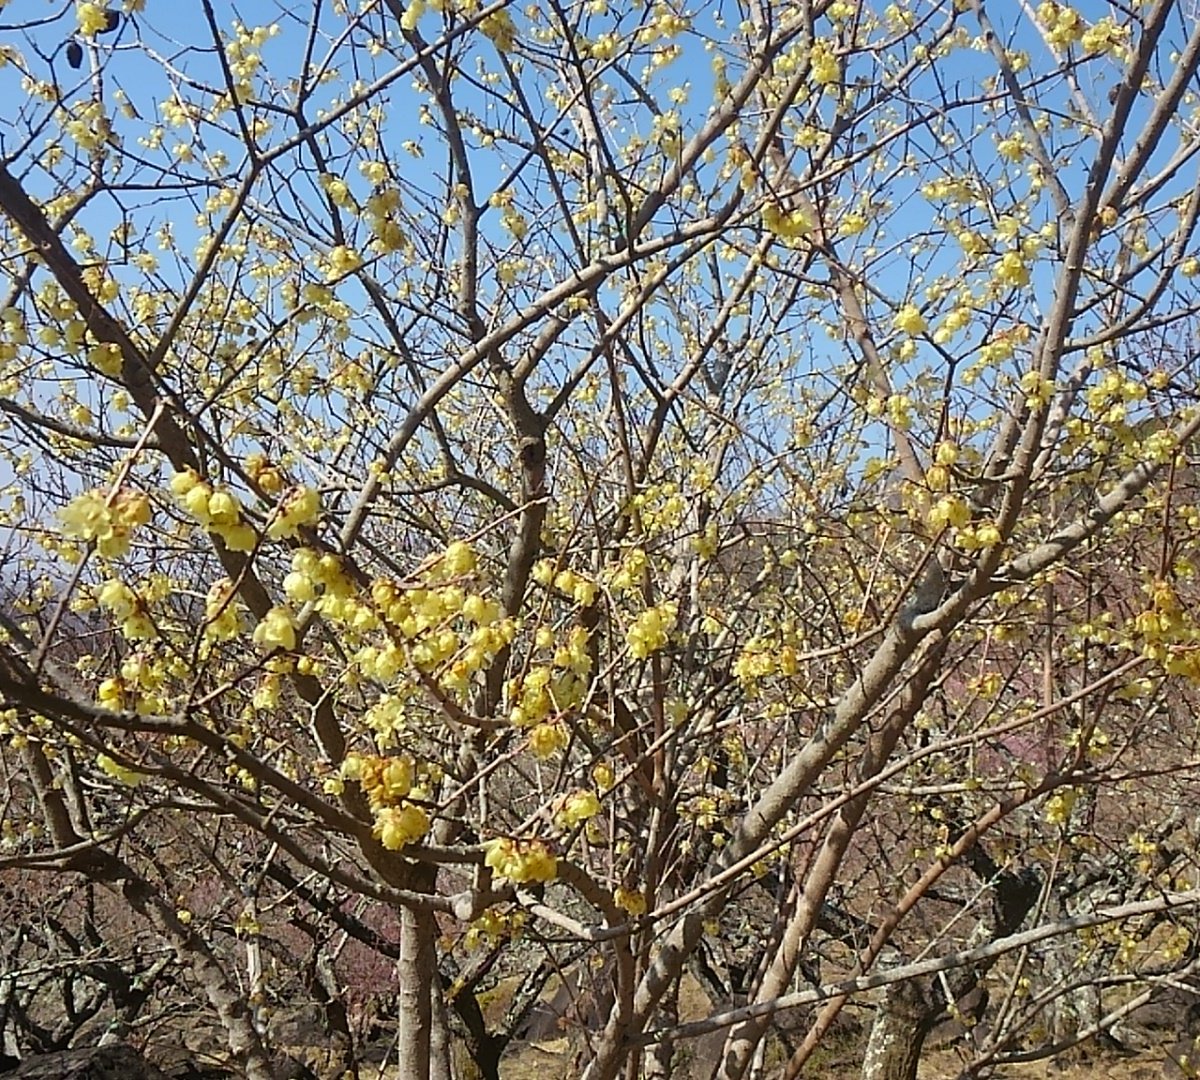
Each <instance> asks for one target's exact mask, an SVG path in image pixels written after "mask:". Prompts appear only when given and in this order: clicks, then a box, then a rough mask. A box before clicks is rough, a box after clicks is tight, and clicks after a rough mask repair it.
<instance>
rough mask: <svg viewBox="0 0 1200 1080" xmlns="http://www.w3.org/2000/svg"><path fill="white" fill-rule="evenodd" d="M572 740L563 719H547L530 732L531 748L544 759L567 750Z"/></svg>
mask: <svg viewBox="0 0 1200 1080" xmlns="http://www.w3.org/2000/svg"><path fill="white" fill-rule="evenodd" d="M570 741H571V734H570V732H569V731H567V725H566V724H564V723H563V722H562V721H561V720H547V721H545V722H544V723H541V724H538V725H537V726H535V727H534V728H533V729H532V730H531V731H530V732H529V749H530V750H532V751H533V753H534V756H535V757H539V758H542V759H543V760H544V759H545V758H548V757H550V756H551V755H553V754H556V753H558V751H559V750H565V749H566V747H567V744H568V743H569V742H570Z"/></svg>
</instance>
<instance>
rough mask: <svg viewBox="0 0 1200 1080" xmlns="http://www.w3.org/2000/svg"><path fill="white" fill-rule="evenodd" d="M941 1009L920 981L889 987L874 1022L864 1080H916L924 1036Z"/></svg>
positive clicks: (881, 999) (866, 1055)
mask: <svg viewBox="0 0 1200 1080" xmlns="http://www.w3.org/2000/svg"><path fill="white" fill-rule="evenodd" d="M940 1012H941V1008H940V1006H939V1005H936V1004H935V1005H932V1006H931V1005H930V1003H929V1001H928V1000H927V999H926V997H925V995H924V993H923V990H922V985H921V984H920V983H918V982H915V981H910V982H902V983H894V984H893V985H891V986H889V987H887V988H886V989H885V990H884V991H883V994H882V996H881V997H880V1001H879V1007H878V1010H877V1011H876V1013H875V1022H874V1024H872V1025H871V1035H870V1037H869V1038H868V1040H867V1050H866V1054H865V1055H864V1056H863V1067H862V1080H916V1078H917V1063H918V1062H919V1061H920V1060H921V1049H922V1047H923V1046H924V1045H925V1037H926V1036H927V1035H928V1034H929V1032H930V1029H931V1028H932V1026H933V1020H934V1018H935V1017H936V1016H937V1015H938V1014H939V1013H940Z"/></svg>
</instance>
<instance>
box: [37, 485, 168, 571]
mask: <svg viewBox="0 0 1200 1080" xmlns="http://www.w3.org/2000/svg"><path fill="white" fill-rule="evenodd" d="M59 517H60V518H61V519H62V523H63V535H64V536H66V537H69V538H70V539H72V540H85V541H90V542H94V543H95V545H96V550H97V551H98V552H99V553H100V554H101V555H103V556H104V557H105V558H109V559H115V558H118V557H119V556H121V555H124V554H126V553H127V552H128V551H129V537H130V533H131V532H132V531H133V530H134V529H135V528H136V527H137V526H139V525H146V524H148V523H149V521H150V500H149V499H148V498H146V496H145V495H143V494H142V493H141V492H139V491H130V490H128V489H126V488H121V489H119V490H118V491H117V492H116V493H115V494H113V495H112V496H108V495H106V494H105V493H104V492H103V491H99V490H94V491H88V492H84V494H82V495H77V496H76V497H75V498H74V499H72V500H71V501H70V502H69V503H68V504H67V505H66V506H64V507H63V508H62V510H60V511H59Z"/></svg>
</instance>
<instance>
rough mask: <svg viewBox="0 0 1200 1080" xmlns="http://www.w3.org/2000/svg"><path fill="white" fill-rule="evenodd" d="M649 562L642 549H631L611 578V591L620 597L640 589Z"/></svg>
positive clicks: (609, 583)
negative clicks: (631, 590) (622, 594)
mask: <svg viewBox="0 0 1200 1080" xmlns="http://www.w3.org/2000/svg"><path fill="white" fill-rule="evenodd" d="M647 562H648V559H647V556H646V552H645V551H644V550H643V549H642V548H630V550H629V551H627V552H626V553H625V557H624V558H623V559H622V560H621V562H620V563H619V564H618V565H617V568H616V569H615V570H614V571H613V572H612V574H611V576H610V577H609V579H608V587H609V590H610V591H611V592H612V593H613V594H614V595H616V596H620V594H621V593H624V592H628V591H629V590H630V589H636V588H638V587H639V586H640V585H641V583H642V577H643V575H644V574H645V572H646V563H647Z"/></svg>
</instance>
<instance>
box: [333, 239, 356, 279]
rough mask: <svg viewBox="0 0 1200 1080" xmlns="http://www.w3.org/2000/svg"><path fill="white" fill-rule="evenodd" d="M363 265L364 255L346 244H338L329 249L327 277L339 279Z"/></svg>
mask: <svg viewBox="0 0 1200 1080" xmlns="http://www.w3.org/2000/svg"><path fill="white" fill-rule="evenodd" d="M360 266H362V256H361V255H360V254H359V253H358V252H357V251H355V250H354V249H353V248H351V247H347V246H346V245H345V244H338V245H336V246H335V247H332V248H330V249H329V254H328V255H327V256H326V257H325V278H326V280H328V281H337V280H339V279H341V278H344V277H345V276H346V275H347V274H351V273H353V272H354V271H355V270H357V269H358V268H359V267H360Z"/></svg>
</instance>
